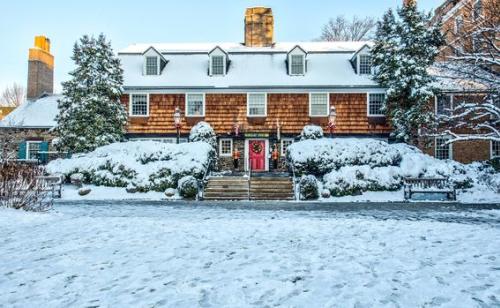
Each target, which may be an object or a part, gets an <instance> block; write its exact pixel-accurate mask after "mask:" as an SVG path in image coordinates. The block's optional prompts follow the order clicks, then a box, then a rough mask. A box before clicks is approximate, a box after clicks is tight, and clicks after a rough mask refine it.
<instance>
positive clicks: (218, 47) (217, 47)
mask: <svg viewBox="0 0 500 308" xmlns="http://www.w3.org/2000/svg"><path fill="white" fill-rule="evenodd" d="M217 49H218V50H220V51H222V52H223V53H224V54H225V55H226V56H227V55H228V54H227V52H226V51H225V50H224V49H223V48H221V47H220V46H215V47H214V48H213V49H212V50H210V51H209V52H208V55H211V54H212V53H213V52H214V51H216V50H217Z"/></svg>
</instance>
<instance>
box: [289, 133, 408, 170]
mask: <svg viewBox="0 0 500 308" xmlns="http://www.w3.org/2000/svg"><path fill="white" fill-rule="evenodd" d="M286 158H287V161H288V163H289V164H292V165H293V167H294V168H295V171H296V172H297V173H299V174H314V175H318V176H321V175H324V174H327V173H329V172H331V171H333V170H338V169H339V168H341V167H343V166H353V165H369V166H371V167H383V166H394V165H398V164H399V163H400V162H401V154H400V152H399V151H398V149H396V148H393V147H391V146H389V145H388V144H387V143H386V142H383V141H380V140H375V139H354V138H335V139H326V138H324V139H319V140H306V141H301V142H296V143H294V144H292V145H291V146H290V147H289V148H288V150H287V156H286Z"/></svg>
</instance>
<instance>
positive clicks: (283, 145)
mask: <svg viewBox="0 0 500 308" xmlns="http://www.w3.org/2000/svg"><path fill="white" fill-rule="evenodd" d="M292 144H293V139H283V140H281V155H282V156H285V155H286V150H287V149H288V147H289V146H291V145H292Z"/></svg>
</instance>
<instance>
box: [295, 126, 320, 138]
mask: <svg viewBox="0 0 500 308" xmlns="http://www.w3.org/2000/svg"><path fill="white" fill-rule="evenodd" d="M321 138H323V129H322V128H321V126H317V125H306V126H304V128H303V129H302V133H301V134H300V140H316V139H321Z"/></svg>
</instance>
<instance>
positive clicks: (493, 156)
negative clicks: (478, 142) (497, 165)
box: [490, 140, 500, 159]
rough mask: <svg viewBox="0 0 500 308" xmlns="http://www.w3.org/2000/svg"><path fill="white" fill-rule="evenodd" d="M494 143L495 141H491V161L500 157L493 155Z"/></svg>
mask: <svg viewBox="0 0 500 308" xmlns="http://www.w3.org/2000/svg"><path fill="white" fill-rule="evenodd" d="M493 142H494V141H493V140H491V141H490V159H495V158H497V157H500V155H498V156H495V155H493Z"/></svg>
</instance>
